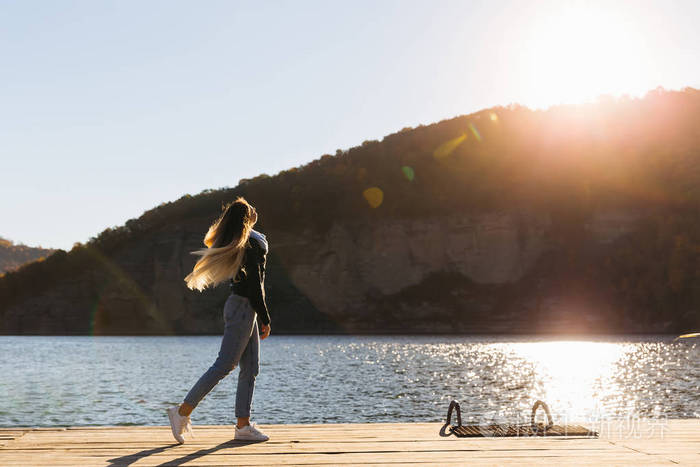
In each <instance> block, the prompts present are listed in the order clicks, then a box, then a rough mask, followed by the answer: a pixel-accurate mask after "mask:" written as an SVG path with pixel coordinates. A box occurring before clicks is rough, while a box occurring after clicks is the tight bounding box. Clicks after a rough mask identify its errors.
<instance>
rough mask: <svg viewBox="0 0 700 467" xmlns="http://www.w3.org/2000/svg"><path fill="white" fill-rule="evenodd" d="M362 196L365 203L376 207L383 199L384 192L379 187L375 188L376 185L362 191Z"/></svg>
mask: <svg viewBox="0 0 700 467" xmlns="http://www.w3.org/2000/svg"><path fill="white" fill-rule="evenodd" d="M362 196H364V197H365V200H367V203H368V204H369V205H370V207H372V208H378V207H379V206H381V204H382V202H383V201H384V192H383V191H382V190H381V188H377V187H376V186H373V187H371V188H367V189H366V190H365V191H363V192H362Z"/></svg>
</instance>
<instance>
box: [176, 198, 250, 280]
mask: <svg viewBox="0 0 700 467" xmlns="http://www.w3.org/2000/svg"><path fill="white" fill-rule="evenodd" d="M222 209H223V211H222V212H221V215H220V216H219V218H218V219H217V220H216V221H214V223H213V224H212V225H211V226H210V227H209V230H208V231H207V234H206V235H205V236H204V244H205V245H206V246H207V248H202V249H200V250H197V251H193V252H192V254H193V255H199V256H201V258H200V259H199V260H197V263H196V264H195V265H194V268H193V269H192V272H191V273H189V274H188V275H187V276H186V277H185V282H186V283H187V287H189V288H190V289H193V290H195V289H196V290H199V291H200V292H201V291H202V290H204V289H205V288H207V287H215V286H216V285H218V284H220V283H221V282H223V281H225V280H227V279H230V278H234V277H236V274H238V270H239V269H240V268H241V263H242V262H243V255H244V254H245V245H246V242H248V238H249V237H250V231H251V230H252V229H253V226H254V225H255V223H256V222H257V220H258V214H257V212H256V211H255V208H254V207H253V206H251V205H250V204H249V203H248V202H247V201H246V200H245V199H244V198H243V197H240V196H239V197H238V198H236V200H235V201H233V202H230V203H228V204H226V205H224V206H223V207H222Z"/></svg>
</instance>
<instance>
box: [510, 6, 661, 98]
mask: <svg viewBox="0 0 700 467" xmlns="http://www.w3.org/2000/svg"><path fill="white" fill-rule="evenodd" d="M604 5H605V6H604V7H602V6H600V5H598V6H595V5H592V4H590V3H586V4H583V3H582V4H573V5H572V4H570V3H566V4H564V3H563V2H562V7H560V8H559V9H554V10H551V11H548V12H547V13H546V14H544V15H542V16H540V17H538V19H537V20H536V21H534V22H533V24H532V28H531V30H530V31H529V34H528V35H527V36H526V37H528V38H529V40H526V41H525V43H524V44H523V47H524V49H523V54H522V57H521V58H522V59H523V60H524V63H523V65H524V68H525V69H526V70H528V73H526V75H527V76H525V77H524V78H525V80H526V81H527V82H526V83H525V84H526V86H527V90H526V92H527V95H528V96H529V99H528V102H526V104H527V105H530V106H533V107H538V108H543V107H547V106H550V105H554V104H560V103H580V102H584V101H590V100H593V99H595V98H596V97H598V96H600V95H603V94H608V95H621V94H629V95H639V94H641V93H643V92H645V91H646V90H648V89H649V88H650V85H649V78H650V77H649V73H648V65H647V59H646V54H645V49H646V40H645V37H644V36H643V34H642V33H643V31H640V24H641V23H640V22H639V21H636V20H635V18H636V17H635V15H639V14H642V13H641V12H639V11H634V10H632V8H633V7H632V6H631V5H632V4H626V5H627V8H629V11H622V10H619V11H618V10H615V9H614V8H617V7H620V4H614V3H610V4H604ZM651 87H653V86H651Z"/></svg>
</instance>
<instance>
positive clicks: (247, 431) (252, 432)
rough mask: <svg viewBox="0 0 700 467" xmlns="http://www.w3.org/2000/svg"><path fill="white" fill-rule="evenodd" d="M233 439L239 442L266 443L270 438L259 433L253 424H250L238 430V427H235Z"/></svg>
mask: <svg viewBox="0 0 700 467" xmlns="http://www.w3.org/2000/svg"><path fill="white" fill-rule="evenodd" d="M233 439H237V440H239V441H267V440H268V439H270V437H269V436H267V435H266V434H265V433H263V432H262V431H260V430H259V429H258V427H257V426H255V423H251V424H250V425H248V426H244V427H243V428H238V426H236V435H235V436H234V437H233Z"/></svg>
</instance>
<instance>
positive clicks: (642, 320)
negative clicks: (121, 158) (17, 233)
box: [0, 88, 700, 334]
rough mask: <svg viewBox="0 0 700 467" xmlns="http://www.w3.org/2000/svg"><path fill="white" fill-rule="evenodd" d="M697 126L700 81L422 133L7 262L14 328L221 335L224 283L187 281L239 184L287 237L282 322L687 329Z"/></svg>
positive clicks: (456, 328) (456, 122)
mask: <svg viewBox="0 0 700 467" xmlns="http://www.w3.org/2000/svg"><path fill="white" fill-rule="evenodd" d="M699 124H700V91H698V90H695V89H691V88H687V89H684V90H683V91H664V90H661V89H659V90H655V91H652V92H650V93H648V94H647V95H646V96H645V97H644V98H641V99H627V98H621V99H601V100H600V101H599V102H596V103H594V104H586V105H575V106H573V105H572V106H558V107H553V108H550V109H548V110H546V111H533V110H530V109H527V108H525V107H521V106H517V105H512V106H507V107H495V108H491V109H486V110H482V111H479V112H476V113H473V114H470V115H465V116H460V117H456V118H452V119H449V120H444V121H441V122H438V123H435V124H431V125H426V126H419V127H417V128H406V129H403V130H401V131H399V132H397V133H394V134H391V135H388V136H386V137H385V138H384V139H383V140H382V141H365V142H364V143H362V144H361V145H360V146H357V147H353V148H351V149H349V150H339V151H337V152H336V154H334V155H329V154H326V155H323V156H322V157H320V158H319V159H317V160H315V161H313V162H311V163H309V164H307V165H304V166H302V167H298V168H292V169H290V170H285V171H283V172H281V173H279V174H277V175H275V176H268V175H260V176H258V177H255V178H254V179H249V180H241V181H240V183H239V184H238V185H237V186H236V187H235V188H221V189H218V190H206V191H204V192H202V193H200V194H198V195H196V196H190V195H186V196H183V197H182V198H180V199H179V200H177V201H174V202H169V203H164V204H162V205H160V206H158V207H156V208H154V209H152V210H150V211H147V212H145V213H144V214H143V215H142V216H141V217H139V218H138V219H132V220H130V221H128V222H127V223H126V224H125V225H124V226H122V227H119V228H116V229H107V230H105V231H104V232H102V233H101V234H100V235H99V236H98V237H96V238H94V239H91V241H89V242H88V243H87V244H85V245H76V246H75V247H74V248H73V249H72V250H71V251H69V252H65V251H62V250H59V251H57V252H56V253H54V254H53V255H51V256H50V257H48V258H47V259H46V260H45V261H42V262H38V263H30V264H28V265H26V266H24V267H22V268H20V269H19V270H17V271H14V272H10V273H7V274H5V275H4V277H2V278H0V332H2V333H6V334H8V333H12V334H34V333H56V334H85V333H95V334H141V333H145V334H153V333H155V334H169V333H219V332H220V326H221V324H220V320H221V317H220V315H221V309H222V305H223V302H224V300H225V298H226V295H227V293H228V290H226V288H225V287H223V286H222V287H220V288H219V289H217V290H213V291H209V292H205V293H204V294H198V293H195V292H191V291H189V290H187V289H186V287H185V286H184V282H183V277H184V276H185V275H186V274H187V273H188V272H189V271H190V270H191V268H192V266H193V264H194V261H195V258H194V257H193V256H192V255H189V254H188V252H190V251H192V250H194V249H196V248H199V247H200V246H201V245H202V238H203V235H204V232H205V231H206V228H207V227H208V225H209V224H210V223H211V221H212V220H213V219H214V218H216V216H217V214H218V212H219V210H220V206H221V204H222V203H223V202H226V201H229V200H231V199H232V198H233V197H234V196H237V195H243V196H245V197H246V198H247V199H249V200H250V201H251V202H252V203H253V204H254V205H255V206H256V207H257V209H258V212H259V214H260V221H259V226H258V227H259V228H260V230H262V231H264V232H265V233H266V234H267V235H268V238H269V239H270V242H271V251H270V258H269V267H268V279H267V287H268V297H269V304H270V309H271V315H272V320H273V329H274V331H275V332H304V333H315V332H370V333H383V332H429V333H433V332H523V333H525V332H528V333H529V332H566V333H594V332H595V333H598V332H678V331H685V330H688V329H691V328H694V327H697V326H700V311H699V310H700V132H699V131H698V128H700V125H699ZM231 177H232V179H233V178H234V177H235V169H232V173H231Z"/></svg>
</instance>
